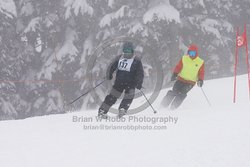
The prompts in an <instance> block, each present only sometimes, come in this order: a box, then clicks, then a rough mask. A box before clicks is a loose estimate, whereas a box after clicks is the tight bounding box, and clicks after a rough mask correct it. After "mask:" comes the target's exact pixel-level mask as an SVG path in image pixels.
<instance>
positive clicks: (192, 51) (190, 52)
mask: <svg viewBox="0 0 250 167" xmlns="http://www.w3.org/2000/svg"><path fill="white" fill-rule="evenodd" d="M188 55H189V56H190V57H195V56H196V51H195V50H189V51H188Z"/></svg>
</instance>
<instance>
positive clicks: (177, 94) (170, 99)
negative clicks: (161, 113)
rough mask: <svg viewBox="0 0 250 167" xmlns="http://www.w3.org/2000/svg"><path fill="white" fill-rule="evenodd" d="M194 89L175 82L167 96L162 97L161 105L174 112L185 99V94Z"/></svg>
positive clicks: (188, 85)
mask: <svg viewBox="0 0 250 167" xmlns="http://www.w3.org/2000/svg"><path fill="white" fill-rule="evenodd" d="M193 87H194V85H192V84H189V83H185V82H182V81H180V80H177V81H176V82H175V83H174V86H173V89H172V90H169V91H168V93H167V95H166V96H165V97H164V99H163V101H162V104H163V106H165V107H168V106H169V105H170V104H171V106H170V109H171V110H174V109H176V108H178V107H179V106H180V105H181V104H182V102H183V101H184V99H185V98H186V97H187V93H188V92H189V91H190V90H191V89H192V88H193Z"/></svg>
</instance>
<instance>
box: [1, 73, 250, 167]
mask: <svg viewBox="0 0 250 167" xmlns="http://www.w3.org/2000/svg"><path fill="white" fill-rule="evenodd" d="M238 81H239V82H238V88H239V92H238V101H240V102H238V103H237V104H232V83H233V78H225V79H218V80H212V81H206V83H205V85H204V90H205V92H206V93H207V95H208V97H209V98H210V100H211V103H212V105H213V106H212V107H211V108H210V107H209V106H208V104H207V103H206V101H205V98H204V97H203V95H202V92H201V90H200V89H199V88H197V87H195V88H194V89H193V90H192V92H190V94H189V96H188V98H187V99H186V101H185V103H184V104H183V105H182V106H181V108H180V109H179V110H177V111H167V110H165V109H163V108H161V107H160V106H159V103H160V100H161V98H162V97H163V96H164V95H165V94H166V91H167V90H163V91H162V93H161V95H160V96H159V98H158V99H157V101H156V102H155V103H154V104H153V105H154V106H155V107H156V108H157V110H158V111H159V112H158V114H157V115H154V114H152V111H151V110H150V108H148V109H147V110H145V111H144V112H143V113H140V114H137V115H136V117H137V118H140V117H141V118H143V117H144V116H145V115H146V116H147V117H148V118H155V117H162V118H166V117H167V118H169V117H172V118H178V121H177V122H176V124H175V123H174V122H171V121H170V122H167V123H166V124H165V125H166V126H167V130H163V129H162V130H138V131H133V130H84V129H83V125H88V124H91V125H96V126H99V125H111V124H112V125H123V126H126V125H142V126H144V125H145V126H146V125H149V124H150V122H144V123H136V122H128V121H127V122H125V123H116V122H101V123H100V122H97V121H93V122H90V123H89V122H72V118H73V117H75V116H78V117H81V116H84V117H92V118H94V116H95V114H96V111H82V112H78V113H69V114H65V115H53V116H45V117H37V118H31V119H26V120H19V121H2V122H0V148H1V149H0V166H1V167H20V166H22V167H55V166H60V167H68V166H72V167H83V166H87V167H98V166H105V167H106V166H109V167H115V166H124V167H128V166H132V167H134V166H144V167H152V166H157V167H166V166H171V167H195V166H197V167H201V166H202V167H211V166H213V167H236V166H240V167H249V166H250V161H249V155H250V142H249V141H250V128H249V127H250V110H249V108H250V102H249V100H248V94H247V77H246V76H241V77H239V80H238ZM141 100H142V99H141ZM134 105H135V104H134ZM155 125H159V126H162V125H163V124H162V123H159V122H158V123H156V124H154V126H155Z"/></svg>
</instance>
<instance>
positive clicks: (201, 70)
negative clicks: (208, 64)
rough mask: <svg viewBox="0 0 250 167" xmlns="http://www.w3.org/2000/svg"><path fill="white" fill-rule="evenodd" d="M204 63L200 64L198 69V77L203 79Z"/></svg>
mask: <svg viewBox="0 0 250 167" xmlns="http://www.w3.org/2000/svg"><path fill="white" fill-rule="evenodd" d="M204 69H205V68H204V63H203V64H202V66H201V68H200V69H199V73H198V79H199V80H204V74H205V70H204Z"/></svg>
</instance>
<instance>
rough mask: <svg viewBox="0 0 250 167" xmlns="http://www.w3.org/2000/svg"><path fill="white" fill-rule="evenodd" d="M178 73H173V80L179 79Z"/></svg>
mask: <svg viewBox="0 0 250 167" xmlns="http://www.w3.org/2000/svg"><path fill="white" fill-rule="evenodd" d="M177 75H178V74H176V73H173V75H172V77H171V81H175V80H176V79H177Z"/></svg>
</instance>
